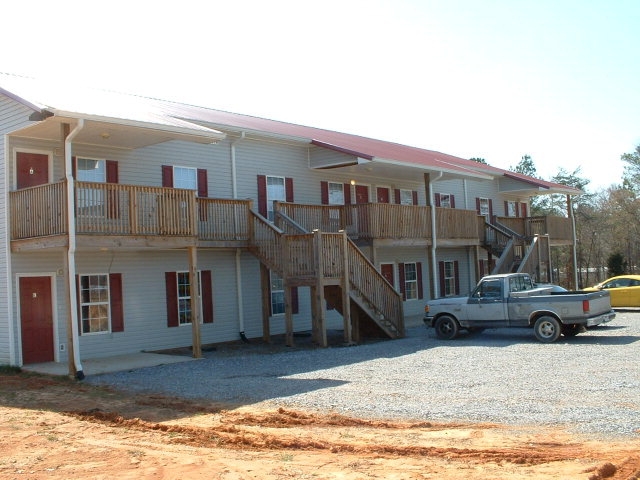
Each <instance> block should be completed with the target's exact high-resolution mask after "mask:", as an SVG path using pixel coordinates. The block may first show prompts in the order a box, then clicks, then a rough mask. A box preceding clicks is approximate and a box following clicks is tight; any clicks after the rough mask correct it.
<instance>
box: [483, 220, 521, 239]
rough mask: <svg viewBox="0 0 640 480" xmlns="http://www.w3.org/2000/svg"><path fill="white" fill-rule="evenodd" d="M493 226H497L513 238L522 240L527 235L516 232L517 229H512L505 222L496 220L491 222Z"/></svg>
mask: <svg viewBox="0 0 640 480" xmlns="http://www.w3.org/2000/svg"><path fill="white" fill-rule="evenodd" d="M490 225H491V226H493V227H495V228H496V229H497V230H501V231H502V233H503V234H505V235H508V236H510V237H513V238H518V239H520V240H524V239H525V236H524V235H522V234H520V233H518V232H516V231H515V230H512V229H511V228H509V227H507V226H506V225H505V224H503V223H500V222H499V221H497V220H496V222H495V223H493V224H490Z"/></svg>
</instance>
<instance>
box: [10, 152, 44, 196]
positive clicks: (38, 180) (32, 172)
mask: <svg viewBox="0 0 640 480" xmlns="http://www.w3.org/2000/svg"><path fill="white" fill-rule="evenodd" d="M16 180H17V187H18V189H20V188H28V187H35V186H37V185H44V184H45V183H49V156H48V155H45V154H43V153H26V152H18V153H17V155H16Z"/></svg>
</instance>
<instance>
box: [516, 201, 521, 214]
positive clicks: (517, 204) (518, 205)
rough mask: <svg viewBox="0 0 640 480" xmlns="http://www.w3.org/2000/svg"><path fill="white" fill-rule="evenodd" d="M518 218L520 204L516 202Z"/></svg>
mask: <svg viewBox="0 0 640 480" xmlns="http://www.w3.org/2000/svg"><path fill="white" fill-rule="evenodd" d="M519 216H520V204H519V203H517V202H516V217H519Z"/></svg>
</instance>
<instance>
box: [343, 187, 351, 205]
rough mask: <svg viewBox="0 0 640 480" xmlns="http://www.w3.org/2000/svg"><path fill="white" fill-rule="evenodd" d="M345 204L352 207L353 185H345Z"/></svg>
mask: <svg viewBox="0 0 640 480" xmlns="http://www.w3.org/2000/svg"><path fill="white" fill-rule="evenodd" d="M344 204H345V205H351V184H350V183H345V184H344Z"/></svg>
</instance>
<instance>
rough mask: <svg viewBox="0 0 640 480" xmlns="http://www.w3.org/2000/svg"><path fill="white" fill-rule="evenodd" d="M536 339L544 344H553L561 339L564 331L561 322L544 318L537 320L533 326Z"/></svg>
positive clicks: (551, 318)
mask: <svg viewBox="0 0 640 480" xmlns="http://www.w3.org/2000/svg"><path fill="white" fill-rule="evenodd" d="M533 332H534V333H535V335H536V338H537V339H538V340H540V341H541V342H543V343H552V342H555V341H556V340H558V338H560V334H561V333H562V329H561V326H560V322H559V321H558V320H557V319H555V318H554V317H550V316H544V317H540V318H539V319H538V320H536V323H535V325H534V326H533Z"/></svg>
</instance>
